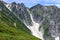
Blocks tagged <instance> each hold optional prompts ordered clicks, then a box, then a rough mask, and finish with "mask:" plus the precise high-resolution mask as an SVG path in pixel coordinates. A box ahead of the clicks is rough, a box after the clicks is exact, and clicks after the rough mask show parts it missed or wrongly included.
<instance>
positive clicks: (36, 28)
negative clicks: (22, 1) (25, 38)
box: [25, 9, 44, 40]
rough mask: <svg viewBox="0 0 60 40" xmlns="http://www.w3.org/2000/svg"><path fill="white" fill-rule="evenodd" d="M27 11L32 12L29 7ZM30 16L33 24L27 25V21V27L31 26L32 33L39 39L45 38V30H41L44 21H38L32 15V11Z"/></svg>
mask: <svg viewBox="0 0 60 40" xmlns="http://www.w3.org/2000/svg"><path fill="white" fill-rule="evenodd" d="M27 11H28V12H29V13H30V11H29V10H28V9H27ZM30 18H31V20H32V26H27V25H26V23H25V25H26V26H27V28H29V29H30V30H31V32H32V35H34V36H35V37H37V38H39V39H42V40H44V39H43V30H40V31H39V27H40V26H41V24H42V22H43V21H41V22H40V23H36V22H35V21H34V19H33V16H32V14H31V13H30Z"/></svg>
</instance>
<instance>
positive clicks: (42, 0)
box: [4, 0, 60, 7]
mask: <svg viewBox="0 0 60 40" xmlns="http://www.w3.org/2000/svg"><path fill="white" fill-rule="evenodd" d="M4 1H6V2H8V3H11V2H14V1H15V2H17V3H24V4H25V6H27V7H32V6H34V5H36V4H42V5H56V6H58V7H60V0H4Z"/></svg>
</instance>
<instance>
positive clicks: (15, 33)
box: [0, 1, 39, 40]
mask: <svg viewBox="0 0 60 40" xmlns="http://www.w3.org/2000/svg"><path fill="white" fill-rule="evenodd" d="M0 40H39V39H38V38H36V37H34V36H32V35H31V31H30V30H29V29H28V28H27V27H26V26H25V25H24V24H23V23H22V22H21V21H20V19H19V18H18V17H17V16H16V15H15V14H14V13H13V12H12V11H10V10H9V9H8V8H7V7H6V6H5V5H4V2H2V1H0Z"/></svg>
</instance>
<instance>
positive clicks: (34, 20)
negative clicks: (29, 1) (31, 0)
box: [0, 2, 60, 40]
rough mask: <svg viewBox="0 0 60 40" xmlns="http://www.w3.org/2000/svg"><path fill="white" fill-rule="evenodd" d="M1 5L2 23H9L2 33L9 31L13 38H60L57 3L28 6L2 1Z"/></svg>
mask: <svg viewBox="0 0 60 40" xmlns="http://www.w3.org/2000/svg"><path fill="white" fill-rule="evenodd" d="M0 6H1V7H0V10H2V11H1V14H0V19H1V25H2V26H3V27H4V26H6V25H7V26H6V27H4V28H3V29H2V30H3V31H4V32H2V30H1V32H2V33H1V34H2V35H3V34H6V33H7V34H8V35H9V37H10V36H12V40H15V37H16V38H17V39H18V40H40V39H41V40H60V8H58V7H56V6H55V5H52V6H44V5H41V4H37V5H35V6H33V7H31V8H27V7H26V6H25V5H24V4H23V3H21V4H20V3H16V2H12V3H6V2H0ZM1 28H2V27H1ZM5 28H7V29H5ZM9 28H11V29H10V30H9ZM12 29H14V30H12ZM14 33H16V34H14ZM7 34H6V35H7ZM20 34H21V35H20ZM15 35H16V36H15ZM34 36H35V37H34ZM13 37H14V38H13ZM19 37H20V38H19ZM36 37H37V38H36ZM3 38H5V36H3ZM10 40H11V39H10Z"/></svg>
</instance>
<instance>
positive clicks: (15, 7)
mask: <svg viewBox="0 0 60 40" xmlns="http://www.w3.org/2000/svg"><path fill="white" fill-rule="evenodd" d="M10 8H11V9H12V11H13V12H14V13H15V14H16V15H17V16H18V17H19V18H20V19H21V21H23V22H25V23H26V24H27V25H30V26H31V25H32V22H31V18H30V15H29V13H28V11H27V8H26V7H25V5H24V4H23V3H21V4H19V3H18V4H16V3H15V2H13V3H12V4H11V7H10Z"/></svg>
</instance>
